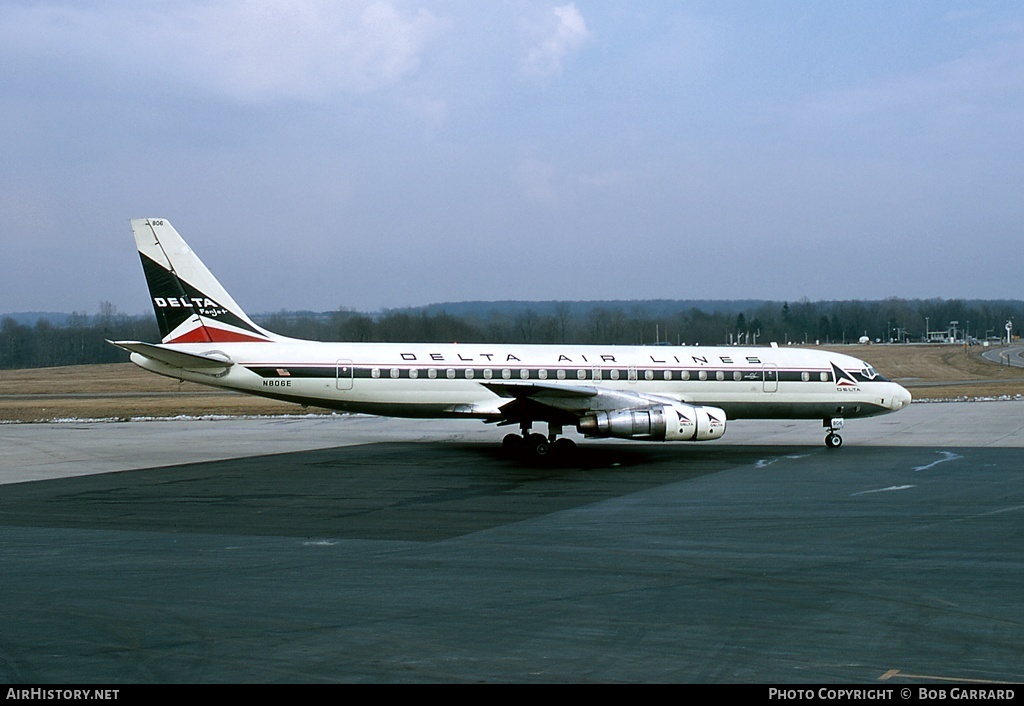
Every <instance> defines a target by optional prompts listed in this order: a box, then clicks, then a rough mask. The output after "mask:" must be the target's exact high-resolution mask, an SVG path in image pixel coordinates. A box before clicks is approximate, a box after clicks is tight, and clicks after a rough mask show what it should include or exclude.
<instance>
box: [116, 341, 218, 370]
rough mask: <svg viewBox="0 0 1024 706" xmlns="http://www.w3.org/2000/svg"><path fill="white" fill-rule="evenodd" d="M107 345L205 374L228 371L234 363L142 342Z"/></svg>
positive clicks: (118, 342) (119, 342) (122, 342)
mask: <svg viewBox="0 0 1024 706" xmlns="http://www.w3.org/2000/svg"><path fill="white" fill-rule="evenodd" d="M107 343H109V344H111V345H114V346H117V347H118V348H123V349H124V350H126V351H129V352H130V353H138V354H139V355H141V356H143V357H144V358H149V359H150V360H155V361H158V362H160V363H164V364H165V365H170V366H172V367H175V368H182V369H184V370H201V371H204V372H211V371H213V370H227V369H228V368H230V367H231V366H232V365H234V363H232V362H231V361H230V360H224V359H223V358H214V357H212V356H207V355H198V354H196V353H185V352H183V351H176V350H172V349H170V348H164V347H163V346H158V345H154V344H152V343H142V342H140V341H107Z"/></svg>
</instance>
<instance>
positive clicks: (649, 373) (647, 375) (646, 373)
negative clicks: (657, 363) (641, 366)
mask: <svg viewBox="0 0 1024 706" xmlns="http://www.w3.org/2000/svg"><path fill="white" fill-rule="evenodd" d="M653 379H654V371H653V370H645V371H644V380H653Z"/></svg>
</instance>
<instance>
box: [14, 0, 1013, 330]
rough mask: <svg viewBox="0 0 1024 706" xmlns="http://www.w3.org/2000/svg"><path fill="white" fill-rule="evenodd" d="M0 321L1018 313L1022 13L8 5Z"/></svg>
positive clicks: (707, 5) (462, 5)
mask: <svg viewBox="0 0 1024 706" xmlns="http://www.w3.org/2000/svg"><path fill="white" fill-rule="evenodd" d="M0 125H2V129H0V145H2V148H0V246H2V252H0V312H15V311H42V310H46V311H72V310H77V311H85V312H95V311H97V310H98V308H99V302H100V301H104V300H105V301H110V302H112V303H113V304H114V305H115V306H116V307H117V308H118V309H119V310H120V311H124V312H128V313H143V312H147V311H149V303H148V302H149V299H148V295H147V293H146V289H145V282H144V280H143V278H142V273H141V268H140V266H139V262H138V256H137V254H136V252H135V247H134V242H133V241H132V237H131V231H130V228H129V224H128V220H129V219H130V218H133V217H140V216H148V217H163V218H167V219H168V220H170V222H171V223H172V224H174V226H175V227H176V228H177V229H178V231H179V232H180V233H181V234H182V235H183V236H184V237H185V239H186V240H187V241H188V242H189V244H190V245H191V246H192V248H193V249H194V250H195V251H196V252H198V253H199V255H200V256H201V257H202V258H203V260H204V261H205V262H206V264H207V266H209V267H210V269H211V270H212V271H213V272H214V274H216V275H217V276H218V277H219V278H220V280H221V282H222V283H223V284H224V285H225V286H226V287H227V289H228V290H229V291H230V292H231V293H232V294H233V296H234V298H235V299H236V300H237V301H238V302H239V303H240V304H241V305H242V306H243V308H245V309H247V310H248V311H251V312H268V311H277V310H280V309H312V310H330V309H336V308H339V307H342V308H353V309H357V310H364V311H375V310H378V309H381V308H390V307H400V306H406V305H417V304H427V303H432V302H441V301H460V300H468V299H483V300H498V299H536V300H540V299H558V300H563V299H564V300H576V299H647V298H673V299H698V298H699V299H738V298H757V299H777V300H790V301H792V300H798V299H801V298H803V297H807V298H809V299H812V300H816V299H856V298H866V299H881V298H885V297H890V296H896V297H907V298H931V297H942V298H947V299H949V298H1022V297H1024V292H1022V287H1021V285H1022V282H1024V277H1022V266H1024V237H1022V236H1024V227H1022V224H1024V4H1021V3H1016V2H1004V1H994V2H984V1H978V2H974V1H972V0H962V1H960V2H947V1H942V0H915V1H907V2H894V1H893V0H879V1H871V0H858V1H857V2H849V0H844V1H837V2H827V1H823V0H805V1H803V0H801V1H797V0H793V1H781V0H780V1H778V2H764V1H761V0H758V1H753V0H751V1H748V2H743V1H739V0H737V1H735V2H721V1H718V0H711V1H708V2H685V1H671V2H668V1H666V2H628V3H627V2H618V1H613V0H608V1H606V2H585V1H584V0H577V2H575V3H568V4H559V3H551V2H539V1H533V0H493V1H488V2H480V1H479V0H449V1H446V2H425V1H424V0H420V1H418V2H417V1H410V2H405V1H404V0H391V1H390V2H365V1H361V0H352V1H349V2H340V1H333V2H312V1H309V2H300V1H283V2H242V1H235V0H221V1H219V2H216V1H214V2H205V1H204V2H190V1H189V0H172V1H168V2H123V1H122V0H113V1H110V2H105V1H102V0H101V1H93V2H89V3H85V2H80V1H78V0H75V1H69V2H30V1H27V0H26V1H22V2H7V1H3V0H0Z"/></svg>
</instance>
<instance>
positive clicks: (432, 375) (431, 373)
mask: <svg viewBox="0 0 1024 706" xmlns="http://www.w3.org/2000/svg"><path fill="white" fill-rule="evenodd" d="M427 377H428V378H430V379H431V380H433V379H434V378H436V377H437V368H429V369H428V370H427Z"/></svg>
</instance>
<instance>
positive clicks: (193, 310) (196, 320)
mask: <svg viewBox="0 0 1024 706" xmlns="http://www.w3.org/2000/svg"><path fill="white" fill-rule="evenodd" d="M132 232H133V233H134V234H135V243H136V245H137V246H138V248H139V257H140V258H142V269H143V271H144V272H145V273H146V282H147V284H148V285H149V294H150V298H151V299H152V300H153V310H154V311H155V312H156V321H157V324H158V325H159V327H160V336H161V338H162V340H163V342H164V343H221V342H239V341H273V340H279V338H280V337H278V336H276V335H274V334H272V333H270V332H269V331H266V330H265V329H262V328H260V327H259V326H257V325H256V324H255V323H253V321H252V319H250V318H249V317H248V316H246V314H245V312H244V311H242V309H241V307H239V306H238V304H236V303H235V300H234V299H232V298H231V295H230V294H228V293H227V290H225V289H224V287H222V286H221V284H220V282H218V281H217V279H216V278H215V277H214V276H213V274H211V273H210V271H209V270H208V269H206V265H204V264H203V263H202V261H201V260H200V259H199V258H198V257H197V256H196V254H195V253H194V252H192V250H191V249H190V248H189V246H188V245H187V244H186V243H185V241H184V240H182V238H181V236H180V235H178V232H177V231H176V230H174V228H173V227H172V226H171V224H170V223H168V222H167V220H166V219H163V218H135V219H132Z"/></svg>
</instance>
